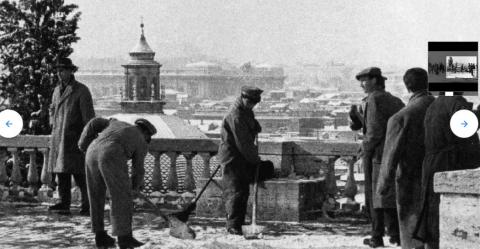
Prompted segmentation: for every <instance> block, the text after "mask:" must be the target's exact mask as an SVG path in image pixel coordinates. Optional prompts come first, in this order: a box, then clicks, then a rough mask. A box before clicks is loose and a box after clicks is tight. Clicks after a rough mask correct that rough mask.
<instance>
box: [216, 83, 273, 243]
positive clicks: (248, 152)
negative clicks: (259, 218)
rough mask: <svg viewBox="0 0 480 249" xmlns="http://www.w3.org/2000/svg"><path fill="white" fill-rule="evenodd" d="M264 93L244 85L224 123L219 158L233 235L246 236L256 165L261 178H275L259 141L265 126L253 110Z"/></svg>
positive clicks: (229, 224) (229, 225) (229, 229)
mask: <svg viewBox="0 0 480 249" xmlns="http://www.w3.org/2000/svg"><path fill="white" fill-rule="evenodd" d="M262 92H263V91H262V90H261V89H259V88H257V87H249V86H243V87H242V93H241V96H240V97H238V98H237V100H236V101H235V103H234V104H233V105H232V107H231V109H230V111H229V113H228V114H227V115H226V116H225V117H224V119H223V123H222V128H221V143H220V146H219V149H218V158H219V160H220V163H221V164H222V165H223V166H224V170H223V184H224V192H223V194H224V199H225V209H226V212H227V231H228V233H230V234H235V235H242V225H244V222H245V214H246V212H247V202H248V195H249V184H250V183H252V182H253V178H254V174H255V169H256V167H257V166H259V167H260V168H259V177H258V179H259V181H263V180H266V179H268V178H272V177H273V164H272V162H270V161H261V160H260V157H259V156H258V147H257V144H256V137H257V135H258V133H260V131H261V129H262V128H261V127H260V124H259V123H258V121H257V120H256V119H255V116H254V114H253V111H252V109H253V107H254V106H255V105H256V104H257V103H259V102H260V100H261V97H260V95H261V93H262Z"/></svg>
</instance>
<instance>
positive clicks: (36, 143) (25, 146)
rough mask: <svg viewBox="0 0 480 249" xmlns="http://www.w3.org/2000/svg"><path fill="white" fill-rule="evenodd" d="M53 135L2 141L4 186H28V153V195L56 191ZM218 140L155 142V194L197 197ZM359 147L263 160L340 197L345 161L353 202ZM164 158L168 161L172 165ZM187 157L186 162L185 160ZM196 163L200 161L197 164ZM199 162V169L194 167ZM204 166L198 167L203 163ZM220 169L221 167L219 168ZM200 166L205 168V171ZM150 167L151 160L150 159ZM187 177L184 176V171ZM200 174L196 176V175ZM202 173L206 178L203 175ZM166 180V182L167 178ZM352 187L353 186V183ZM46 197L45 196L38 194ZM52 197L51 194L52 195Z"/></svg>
mask: <svg viewBox="0 0 480 249" xmlns="http://www.w3.org/2000/svg"><path fill="white" fill-rule="evenodd" d="M49 139H50V136H29V135H25V136H17V137H15V138H11V139H7V138H0V159H3V161H5V160H6V159H7V151H8V152H10V154H11V158H12V161H13V166H12V172H11V176H10V179H8V177H7V171H6V164H5V163H0V185H2V186H3V185H5V183H6V182H7V181H8V180H10V182H11V187H12V188H11V189H14V190H16V189H18V187H19V186H20V184H21V183H22V182H24V180H25V179H22V178H24V177H22V175H21V173H20V164H19V153H20V151H21V150H23V152H25V153H28V155H29V159H30V160H29V163H28V174H27V177H26V180H27V182H28V185H29V187H28V191H29V192H31V193H32V194H36V193H37V191H38V189H37V188H38V187H37V186H38V183H39V180H41V183H42V187H41V190H45V191H44V192H48V190H50V192H51V186H52V178H51V177H52V174H51V173H49V172H47V164H48V161H47V160H48V153H49V149H48V144H49ZM218 144H219V140H218V139H152V142H151V143H150V145H149V154H150V155H151V156H152V157H153V159H152V160H151V161H153V163H150V165H152V166H148V169H146V171H149V174H151V178H149V179H151V180H149V182H148V183H147V182H146V184H149V185H150V186H151V189H150V190H149V192H155V191H158V192H162V193H164V192H165V190H166V191H167V192H169V193H172V192H173V193H178V192H187V193H192V194H194V193H195V192H196V188H197V187H198V186H196V181H195V176H196V177H197V179H198V178H208V177H209V176H210V174H211V161H212V160H211V159H212V157H214V156H215V154H216V153H217V150H218ZM358 146H359V145H358V143H357V142H325V141H287V142H276V141H260V142H259V153H260V156H261V158H262V159H264V160H267V159H268V160H271V161H272V162H273V163H274V165H275V169H276V175H277V177H281V178H285V177H300V178H302V177H303V178H312V177H313V178H318V177H325V180H326V186H327V193H328V194H330V195H332V196H334V195H335V194H336V193H337V186H336V176H335V170H336V169H335V166H334V165H335V162H336V161H337V160H338V159H342V160H344V161H346V162H347V163H348V171H349V172H350V174H349V178H348V180H347V185H346V187H345V188H346V189H345V194H346V195H347V192H352V191H347V186H350V187H351V188H354V191H353V195H352V194H350V196H351V197H352V198H353V197H354V195H355V193H356V186H355V184H352V183H354V179H353V164H354V162H355V161H356V154H357V149H358ZM37 152H41V153H42V154H43V158H44V159H43V163H42V167H41V174H40V177H39V173H38V170H37V169H38V168H39V167H38V166H37V162H36V161H37V160H36V156H37ZM162 156H163V158H164V159H165V158H168V161H169V163H168V165H166V163H165V160H163V161H162V159H161V158H162ZM180 157H181V158H180ZM195 158H196V160H194V159H195ZM179 160H184V162H185V163H184V164H185V171H184V172H185V175H184V177H181V179H179V176H178V174H177V171H178V166H179ZM194 161H195V162H197V163H196V166H195V165H194V164H195V163H194ZM199 161H200V162H201V163H198V162H199ZM162 162H164V164H163V165H164V166H165V167H164V170H163V172H164V173H163V174H165V172H167V174H168V175H167V176H166V177H165V176H162V170H161V168H162V167H161V166H162ZM214 166H216V165H214ZM199 167H200V168H199ZM146 168H147V160H146ZM182 172H183V171H182ZM195 172H197V173H196V175H195ZM199 172H200V173H199ZM165 178H166V181H164V180H163V179H165ZM180 180H182V181H183V191H180V190H181V189H180V187H179V181H180ZM146 181H147V180H146ZM349 182H350V184H349ZM38 192H39V193H43V192H42V191H38ZM50 195H51V193H50Z"/></svg>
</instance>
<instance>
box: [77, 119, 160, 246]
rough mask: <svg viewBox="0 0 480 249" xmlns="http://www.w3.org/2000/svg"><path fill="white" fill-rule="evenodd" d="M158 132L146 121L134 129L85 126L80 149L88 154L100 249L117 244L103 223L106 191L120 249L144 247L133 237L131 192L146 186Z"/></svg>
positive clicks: (102, 122) (109, 123) (101, 122)
mask: <svg viewBox="0 0 480 249" xmlns="http://www.w3.org/2000/svg"><path fill="white" fill-rule="evenodd" d="M156 132H157V130H156V129H155V127H154V126H153V125H152V124H151V123H150V122H148V121H147V120H146V119H138V120H136V121H135V125H131V124H128V123H125V122H121V121H118V120H115V119H110V120H108V119H104V118H94V119H92V120H91V121H90V122H88V124H87V125H86V126H85V129H84V130H83V132H82V135H81V137H80V140H79V142H78V148H79V149H80V150H81V151H84V152H85V151H86V164H87V186H88V197H89V198H90V210H91V215H90V216H91V218H92V231H93V232H94V233H95V243H96V245H97V246H98V247H112V246H114V244H115V240H114V239H113V238H112V237H110V236H109V235H108V234H107V232H106V231H105V227H104V222H103V214H104V210H105V193H106V190H107V189H108V192H109V193H110V197H111V205H110V206H111V210H110V222H111V223H112V233H113V235H117V236H118V245H119V246H120V248H133V247H139V246H142V245H143V243H141V242H139V241H137V240H136V239H135V238H133V235H132V215H133V193H132V190H133V191H136V192H138V191H140V189H141V187H142V186H143V177H144V175H145V169H144V160H145V156H146V154H147V150H148V143H150V139H151V136H152V135H154V134H155V133H156ZM87 148H88V149H87ZM129 159H132V176H131V179H130V177H129V176H128V165H127V161H128V160H129Z"/></svg>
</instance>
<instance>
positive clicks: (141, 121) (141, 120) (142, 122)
mask: <svg viewBox="0 0 480 249" xmlns="http://www.w3.org/2000/svg"><path fill="white" fill-rule="evenodd" d="M135 125H137V126H138V127H140V128H142V129H144V130H146V131H147V132H148V133H149V134H150V136H153V135H154V134H155V133H157V129H155V126H153V125H152V123H150V122H149V121H148V120H146V119H144V118H139V119H137V120H135Z"/></svg>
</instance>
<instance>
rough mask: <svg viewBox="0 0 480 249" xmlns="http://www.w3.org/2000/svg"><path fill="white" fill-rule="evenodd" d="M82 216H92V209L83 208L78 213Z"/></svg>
mask: <svg viewBox="0 0 480 249" xmlns="http://www.w3.org/2000/svg"><path fill="white" fill-rule="evenodd" d="M78 214H79V215H80V216H90V208H83V207H82V208H81V209H80V212H79V213H78Z"/></svg>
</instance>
